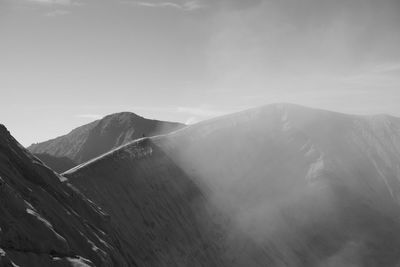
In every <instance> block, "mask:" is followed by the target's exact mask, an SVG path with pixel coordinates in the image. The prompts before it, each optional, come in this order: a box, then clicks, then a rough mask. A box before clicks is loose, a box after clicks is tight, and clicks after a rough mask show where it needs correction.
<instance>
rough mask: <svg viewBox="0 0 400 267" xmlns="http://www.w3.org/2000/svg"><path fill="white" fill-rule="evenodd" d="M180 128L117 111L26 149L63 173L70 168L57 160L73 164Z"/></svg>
mask: <svg viewBox="0 0 400 267" xmlns="http://www.w3.org/2000/svg"><path fill="white" fill-rule="evenodd" d="M184 126H185V125H184V124H181V123H175V122H167V121H159V120H150V119H146V118H143V117H141V116H138V115H136V114H135V113H131V112H121V113H115V114H111V115H108V116H106V117H104V118H103V119H101V120H97V121H94V122H91V123H89V124H86V125H83V126H81V127H78V128H76V129H74V130H72V131H71V132H70V133H68V134H66V135H63V136H60V137H57V138H55V139H52V140H49V141H45V142H42V143H38V144H32V145H31V146H29V147H28V150H29V151H30V152H32V153H34V154H39V155H40V154H42V155H43V154H46V155H48V156H47V157H40V156H39V157H40V158H41V159H42V160H43V161H44V162H45V163H46V164H47V165H48V166H49V167H51V168H53V169H57V171H59V172H63V171H66V170H68V169H69V168H71V166H70V164H64V165H62V164H63V163H62V162H60V161H59V160H57V158H68V159H70V160H71V161H73V163H74V165H77V164H80V163H83V162H86V161H88V160H90V159H92V158H95V157H97V156H99V155H101V154H103V153H105V152H108V151H109V150H111V149H113V148H116V147H118V146H121V145H123V144H126V143H128V142H130V141H133V140H135V139H138V138H141V137H144V136H155V135H160V134H166V133H170V132H172V131H175V130H177V129H180V128H182V127H184ZM49 156H51V157H53V158H49ZM64 162H65V161H64ZM60 164H61V165H60Z"/></svg>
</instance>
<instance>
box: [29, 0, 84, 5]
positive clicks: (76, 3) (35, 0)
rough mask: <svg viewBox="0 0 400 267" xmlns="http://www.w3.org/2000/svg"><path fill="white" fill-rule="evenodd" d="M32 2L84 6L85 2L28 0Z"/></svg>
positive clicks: (74, 0) (75, 0)
mask: <svg viewBox="0 0 400 267" xmlns="http://www.w3.org/2000/svg"><path fill="white" fill-rule="evenodd" d="M27 1H29V2H31V3H37V4H42V5H60V6H82V5H84V3H83V2H82V1H77V0H27Z"/></svg>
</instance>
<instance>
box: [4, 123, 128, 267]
mask: <svg viewBox="0 0 400 267" xmlns="http://www.w3.org/2000/svg"><path fill="white" fill-rule="evenodd" d="M60 180H63V178H62V177H61V176H59V175H58V174H56V173H55V172H53V171H52V170H50V169H49V168H47V167H46V166H44V165H43V164H42V163H41V162H40V161H39V160H38V159H37V158H35V157H34V156H32V155H31V154H30V153H29V152H28V151H27V150H26V149H24V148H23V147H22V146H21V145H20V144H18V143H17V141H15V139H14V138H13V137H12V136H11V135H10V133H9V132H8V131H7V129H6V128H5V127H4V126H3V125H0V266H20V267H43V266H131V265H130V264H129V262H130V261H129V257H127V256H126V255H123V254H124V251H123V250H122V249H120V248H119V243H118V241H117V239H116V236H117V235H118V233H117V232H116V231H114V229H113V228H112V226H111V224H110V222H109V217H108V215H106V214H105V213H104V212H103V211H102V210H101V209H100V208H98V207H97V206H96V205H95V204H94V203H93V202H92V201H90V200H89V199H87V198H86V197H85V196H83V195H82V194H81V193H80V192H79V191H78V190H77V189H75V188H74V187H73V186H71V185H70V184H68V183H62V182H61V181H60Z"/></svg>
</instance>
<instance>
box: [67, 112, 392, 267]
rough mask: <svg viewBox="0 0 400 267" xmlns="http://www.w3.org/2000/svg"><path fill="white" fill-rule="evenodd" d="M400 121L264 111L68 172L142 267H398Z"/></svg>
mask: <svg viewBox="0 0 400 267" xmlns="http://www.w3.org/2000/svg"><path fill="white" fill-rule="evenodd" d="M399 162H400V120H399V119H397V118H394V117H390V116H385V115H379V116H353V115H345V114H340V113H334V112H328V111H322V110H314V109H308V108H304V107H300V106H295V105H286V104H281V105H270V106H266V107H263V108H258V109H253V110H248V111H244V112H241V113H237V114H233V115H228V116H224V117H220V118H216V119H213V120H210V121H205V122H201V123H198V124H196V125H193V126H189V127H186V128H184V129H181V130H179V131H176V132H174V133H172V134H169V135H166V136H158V137H153V138H145V139H141V140H138V141H136V142H133V143H130V144H128V145H126V146H124V147H121V148H119V149H116V150H114V151H112V152H110V153H108V154H105V155H104V156H102V157H99V158H98V159H96V160H93V161H91V162H89V163H87V164H83V165H82V166H79V167H77V168H75V169H72V170H70V171H68V172H67V173H65V174H64V176H65V177H67V178H68V181H69V182H70V183H71V184H73V185H74V186H76V187H77V188H78V189H79V190H80V191H82V192H83V193H84V194H85V195H87V196H88V197H89V198H90V199H92V200H93V201H94V202H95V203H96V204H98V205H99V206H100V207H102V209H104V211H105V212H107V213H109V214H110V216H111V220H112V222H113V223H114V224H115V227H116V229H117V230H118V231H121V232H123V233H124V236H123V237H122V240H121V242H123V244H125V245H126V246H127V248H128V251H130V252H131V253H132V257H133V258H134V259H135V262H136V263H137V264H138V266H318V267H319V266H398V264H399V263H400V220H399V218H400V217H399V216H400V207H399V192H400V182H399V181H400V163H399Z"/></svg>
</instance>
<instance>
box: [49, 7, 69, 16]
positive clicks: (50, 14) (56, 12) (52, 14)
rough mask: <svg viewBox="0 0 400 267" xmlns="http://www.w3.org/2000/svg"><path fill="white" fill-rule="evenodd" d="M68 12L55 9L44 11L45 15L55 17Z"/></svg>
mask: <svg viewBox="0 0 400 267" xmlns="http://www.w3.org/2000/svg"><path fill="white" fill-rule="evenodd" d="M69 13H71V12H70V11H68V10H64V9H56V10H53V11H51V12H48V13H46V16H47V17H57V16H64V15H68V14H69Z"/></svg>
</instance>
